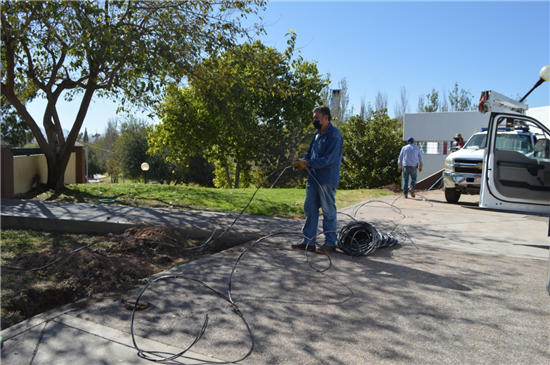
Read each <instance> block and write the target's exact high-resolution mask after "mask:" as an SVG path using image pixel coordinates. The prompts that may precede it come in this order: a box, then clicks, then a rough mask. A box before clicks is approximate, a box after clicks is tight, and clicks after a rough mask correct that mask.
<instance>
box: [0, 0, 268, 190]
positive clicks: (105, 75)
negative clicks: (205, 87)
mask: <svg viewBox="0 0 550 365" xmlns="http://www.w3.org/2000/svg"><path fill="white" fill-rule="evenodd" d="M1 6H2V9H1V10H2V11H1V14H0V16H1V24H2V31H1V41H2V44H1V54H2V71H1V78H2V94H3V95H5V96H6V98H7V99H8V100H9V102H10V103H11V104H12V105H13V106H14V107H15V108H16V110H17V112H18V113H19V114H20V115H21V117H22V118H23V119H24V120H25V122H26V123H27V125H28V126H29V127H30V129H31V130H32V132H33V134H34V136H35V138H36V139H37V142H38V144H39V145H40V147H41V148H42V150H43V151H44V154H45V156H46V160H47V163H48V182H47V185H48V187H50V188H54V189H57V188H59V187H60V186H62V185H63V176H64V172H65V169H66V166H67V163H68V161H69V158H70V153H71V151H72V148H73V146H74V143H75V141H76V139H77V136H78V133H79V131H80V128H81V126H82V123H83V122H84V118H85V116H86V111H87V109H88V107H89V105H90V102H91V100H92V97H93V96H94V95H95V96H100V97H108V98H113V99H116V100H117V101H119V102H120V103H121V108H126V109H127V108H130V107H132V106H141V107H154V106H155V105H156V102H157V101H158V100H159V97H160V96H161V93H162V91H164V86H165V85H166V84H167V83H169V82H174V81H175V82H180V81H181V80H182V78H184V77H186V78H188V79H193V77H195V73H194V71H193V68H194V65H195V64H197V63H198V62H200V60H201V59H202V58H203V57H204V56H205V55H206V56H207V55H209V54H219V53H220V52H221V51H222V50H224V49H227V48H230V47H232V46H233V45H234V44H236V43H238V42H239V41H240V40H241V39H242V38H243V37H244V38H245V39H247V38H248V32H249V31H254V32H255V33H256V34H258V33H261V32H263V29H262V28H261V27H260V26H254V28H253V29H252V30H251V29H247V28H244V27H243V26H242V25H241V24H240V20H241V19H244V18H246V17H248V16H250V15H254V14H256V13H257V12H258V11H260V10H263V9H264V8H265V1H263V0H253V1H232V0H221V1H218V2H216V3H213V2H211V1H209V0H200V1H199V0H196V1H3V2H2V5H1ZM36 90H38V92H39V95H40V96H42V97H45V98H47V100H48V104H47V107H46V108H45V110H44V116H43V121H44V129H45V132H46V134H45V135H44V134H43V133H42V131H41V129H40V128H39V127H38V125H37V123H36V121H35V120H34V119H33V117H32V116H31V115H30V114H29V113H28V111H27V110H26V108H25V106H24V100H26V99H25V95H29V94H30V93H31V92H34V91H36ZM78 93H82V95H83V96H82V101H81V103H80V109H79V112H78V113H77V115H76V118H75V120H74V121H69V122H70V123H72V128H71V129H70V132H69V134H68V136H67V137H65V136H64V135H63V132H62V131H63V128H62V125H61V120H59V118H58V113H57V111H56V105H57V101H58V100H59V98H60V97H61V96H62V95H63V96H65V97H66V98H67V99H69V100H72V98H73V97H74V96H75V95H76V94H78Z"/></svg>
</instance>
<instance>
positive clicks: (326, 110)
mask: <svg viewBox="0 0 550 365" xmlns="http://www.w3.org/2000/svg"><path fill="white" fill-rule="evenodd" d="M315 112H318V113H321V114H323V115H328V120H329V122H330V120H331V119H332V116H331V115H330V108H329V107H328V106H326V105H321V106H318V107H316V108H315V109H313V113H315Z"/></svg>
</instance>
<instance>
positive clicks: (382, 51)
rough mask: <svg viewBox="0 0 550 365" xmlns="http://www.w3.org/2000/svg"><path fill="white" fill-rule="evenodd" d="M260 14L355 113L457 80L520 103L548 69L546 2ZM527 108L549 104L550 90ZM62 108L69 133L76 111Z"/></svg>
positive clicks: (272, 6)
mask: <svg viewBox="0 0 550 365" xmlns="http://www.w3.org/2000/svg"><path fill="white" fill-rule="evenodd" d="M260 15H261V16H262V18H263V23H265V24H266V30H267V35H266V36H262V37H261V38H260V39H261V40H262V41H263V42H264V43H265V44H266V45H268V46H273V47H275V48H277V49H278V50H281V51H282V50H284V49H285V48H286V41H287V37H285V34H286V33H288V31H289V29H292V30H295V31H296V32H297V49H299V50H300V55H301V56H302V57H303V58H304V59H305V60H308V61H316V62H317V67H318V69H319V71H320V72H321V73H323V74H330V78H331V81H332V84H331V86H332V88H338V82H339V81H340V80H342V79H343V78H345V79H346V81H347V85H348V96H349V106H350V107H351V106H353V107H354V110H355V112H356V113H357V111H358V110H359V107H360V105H361V101H362V100H364V101H365V103H366V104H368V103H371V104H374V102H375V98H376V95H377V93H378V92H379V91H380V92H381V93H383V94H384V95H385V96H386V97H387V101H388V112H389V114H390V116H393V114H394V110H395V105H396V103H397V101H398V99H399V97H400V93H401V88H405V90H406V92H407V95H408V108H409V110H408V111H409V112H416V111H417V105H418V98H419V96H421V95H424V96H425V95H427V94H429V93H431V92H432V90H433V89H434V88H435V90H436V91H438V92H439V93H440V95H441V93H443V92H446V93H448V92H450V91H451V90H452V89H453V88H454V85H455V82H456V83H458V87H459V89H464V90H466V91H469V92H470V93H471V94H472V95H473V96H474V98H475V100H477V99H478V98H479V95H480V93H481V91H483V90H494V91H497V92H499V93H501V94H504V95H506V96H510V97H514V98H515V97H518V96H519V97H522V96H524V95H525V94H526V93H527V92H528V91H529V90H530V89H531V88H532V87H533V86H534V84H535V83H536V82H537V81H538V79H539V71H540V69H541V68H542V67H543V66H545V65H548V64H550V2H549V1H533V2H528V1H522V2H519V1H518V2H515V1H487V2H476V1H457V2H448V1H425V2H416V1H402V2H398V1H384V2H374V1H269V2H268V4H267V10H266V11H265V12H262V13H261V14H260ZM251 20H252V19H251ZM254 20H257V19H254ZM525 102H526V103H527V104H528V105H529V106H530V107H531V108H534V107H539V106H546V105H550V83H549V82H546V83H544V84H543V85H542V86H540V87H539V88H537V89H536V90H535V91H533V92H532V93H531V94H530V95H529V97H528V98H527V99H526V101H525ZM73 105H74V103H73ZM116 105H117V104H116V103H114V102H112V101H105V100H100V99H96V100H95V102H94V103H93V104H92V105H91V106H90V109H89V111H88V114H87V116H86V120H85V122H84V125H83V128H82V131H84V127H86V128H87V129H88V132H89V133H95V132H98V133H103V132H104V130H105V126H106V124H107V121H108V120H109V118H114V117H116V114H115V110H116ZM59 107H60V110H59V112H60V115H61V120H62V125H63V127H64V129H69V127H70V126H71V125H72V120H73V119H74V115H76V107H73V106H71V105H70V104H61V105H59ZM42 112H43V105H42V106H41V105H40V103H38V102H33V105H32V108H31V114H33V116H35V118H37V120H41V115H42ZM138 116H139V115H138Z"/></svg>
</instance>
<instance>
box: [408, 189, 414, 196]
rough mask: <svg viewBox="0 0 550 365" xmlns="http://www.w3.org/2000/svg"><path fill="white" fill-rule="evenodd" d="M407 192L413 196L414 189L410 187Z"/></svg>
mask: <svg viewBox="0 0 550 365" xmlns="http://www.w3.org/2000/svg"><path fill="white" fill-rule="evenodd" d="M409 193H411V197H412V198H414V189H410V190H409Z"/></svg>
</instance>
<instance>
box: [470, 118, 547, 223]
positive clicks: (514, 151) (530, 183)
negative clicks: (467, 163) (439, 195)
mask: <svg viewBox="0 0 550 365" xmlns="http://www.w3.org/2000/svg"><path fill="white" fill-rule="evenodd" d="M511 127H513V128H515V129H518V128H524V129H525V130H529V131H530V132H532V133H535V137H536V143H535V146H534V147H533V148H532V149H529V148H527V149H526V148H525V145H521V143H522V141H517V140H515V141H511V140H507V138H505V135H504V134H502V133H501V134H500V136H501V137H499V134H497V132H498V131H499V129H500V130H505V129H506V128H511ZM526 143H527V141H526ZM481 180H482V181H481V189H480V190H481V191H480V201H479V206H480V207H483V208H490V209H500V210H511V211H523V212H531V213H541V214H544V215H548V214H550V130H549V129H548V128H547V127H546V126H544V125H543V124H542V123H540V122H539V121H537V120H536V119H533V118H529V117H527V116H524V115H518V114H507V113H499V112H492V113H491V116H490V118H489V125H488V134H487V148H486V149H485V154H484V158H483V167H482V178H481Z"/></svg>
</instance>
